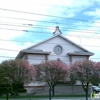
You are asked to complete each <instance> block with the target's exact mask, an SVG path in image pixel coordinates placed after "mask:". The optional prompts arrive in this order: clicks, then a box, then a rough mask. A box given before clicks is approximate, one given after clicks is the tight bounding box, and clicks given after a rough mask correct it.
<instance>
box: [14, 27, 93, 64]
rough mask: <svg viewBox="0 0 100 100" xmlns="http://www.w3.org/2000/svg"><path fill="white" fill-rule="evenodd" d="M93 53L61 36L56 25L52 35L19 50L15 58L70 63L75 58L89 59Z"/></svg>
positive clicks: (33, 61)
mask: <svg viewBox="0 0 100 100" xmlns="http://www.w3.org/2000/svg"><path fill="white" fill-rule="evenodd" d="M93 55H94V53H92V52H90V51H88V50H86V49H85V48H83V47H81V46H79V45H77V44H76V43H74V42H73V41H71V40H69V39H67V38H65V37H64V36H62V33H61V31H60V29H59V27H58V26H57V27H56V29H55V32H54V33H53V37H51V38H49V39H47V40H44V41H42V42H40V43H38V44H35V45H32V46H30V47H28V48H26V49H23V50H21V51H20V52H19V53H18V55H17V56H16V59H27V60H28V61H29V62H30V63H31V64H34V65H37V64H40V63H41V62H44V61H46V60H61V61H63V62H65V63H66V64H69V65H70V64H71V63H73V62H75V61H77V60H85V59H89V57H90V56H93Z"/></svg>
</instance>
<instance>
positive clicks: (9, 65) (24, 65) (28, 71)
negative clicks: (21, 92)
mask: <svg viewBox="0 0 100 100" xmlns="http://www.w3.org/2000/svg"><path fill="white" fill-rule="evenodd" d="M0 68H1V69H2V72H3V74H2V77H3V80H6V81H7V83H8V84H11V85H12V88H13V89H14V90H16V91H17V90H18V84H19V83H28V82H30V81H32V80H34V78H35V68H34V66H33V65H30V64H29V62H28V61H26V60H19V59H17V60H6V61H3V62H2V63H1V64H0Z"/></svg>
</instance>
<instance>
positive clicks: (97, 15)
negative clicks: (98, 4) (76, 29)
mask: <svg viewBox="0 0 100 100" xmlns="http://www.w3.org/2000/svg"><path fill="white" fill-rule="evenodd" d="M84 14H85V15H88V16H93V17H95V18H100V8H96V9H95V10H93V11H86V12H84Z"/></svg>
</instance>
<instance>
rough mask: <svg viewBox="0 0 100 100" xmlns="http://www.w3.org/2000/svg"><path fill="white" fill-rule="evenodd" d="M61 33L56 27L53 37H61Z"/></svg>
mask: <svg viewBox="0 0 100 100" xmlns="http://www.w3.org/2000/svg"><path fill="white" fill-rule="evenodd" d="M61 34H62V33H61V31H60V29H59V26H56V29H55V32H53V35H54V36H56V35H61Z"/></svg>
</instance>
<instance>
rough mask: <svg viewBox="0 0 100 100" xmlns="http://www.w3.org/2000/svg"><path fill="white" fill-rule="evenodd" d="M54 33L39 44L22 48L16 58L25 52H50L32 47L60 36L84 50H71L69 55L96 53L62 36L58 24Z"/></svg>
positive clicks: (90, 54)
mask: <svg viewBox="0 0 100 100" xmlns="http://www.w3.org/2000/svg"><path fill="white" fill-rule="evenodd" d="M53 34H54V36H53V37H51V38H49V39H47V40H44V41H42V42H40V43H37V44H35V45H32V46H30V47H28V48H26V49H23V50H21V51H20V52H19V54H18V55H17V57H16V58H20V57H22V56H23V55H24V54H25V53H36V54H50V52H46V51H43V50H37V49H32V50H30V49H31V48H33V47H35V46H38V45H40V44H42V43H45V42H47V41H49V40H51V39H54V38H56V37H60V38H62V39H64V40H66V41H68V42H70V43H71V44H73V45H75V46H76V47H78V48H80V49H82V50H83V52H80V51H79V52H78V51H77V52H69V53H67V54H68V55H80V54H81V55H88V56H92V55H94V53H92V52H90V51H88V50H86V49H85V48H83V47H81V46H79V45H78V44H76V43H74V42H73V41H71V40H69V39H67V38H65V37H64V36H62V35H61V34H62V33H61V31H60V30H59V27H58V26H57V27H56V30H55V32H54V33H53Z"/></svg>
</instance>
